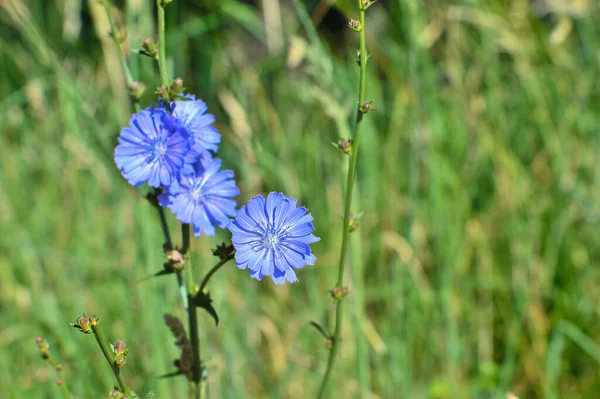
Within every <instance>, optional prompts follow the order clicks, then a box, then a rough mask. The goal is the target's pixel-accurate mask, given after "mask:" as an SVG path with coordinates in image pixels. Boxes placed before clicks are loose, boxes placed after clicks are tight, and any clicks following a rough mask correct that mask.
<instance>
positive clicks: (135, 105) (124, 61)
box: [104, 0, 142, 112]
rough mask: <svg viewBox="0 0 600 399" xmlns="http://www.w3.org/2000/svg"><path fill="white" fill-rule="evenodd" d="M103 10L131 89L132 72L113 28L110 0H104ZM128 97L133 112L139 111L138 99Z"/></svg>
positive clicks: (128, 86)
mask: <svg viewBox="0 0 600 399" xmlns="http://www.w3.org/2000/svg"><path fill="white" fill-rule="evenodd" d="M104 10H105V11H106V17H107V18H108V23H109V25H110V36H111V37H112V38H113V40H114V42H115V45H116V46H117V55H118V57H119V62H120V63H121V68H123V72H124V73H125V78H126V80H127V89H128V90H131V88H132V87H133V83H134V80H133V74H132V73H131V69H129V63H128V62H127V58H125V54H124V53H123V49H122V48H121V43H120V41H119V38H118V36H117V30H116V28H115V22H114V20H113V17H112V13H111V12H110V0H105V1H104ZM130 98H131V101H132V103H133V108H134V109H135V112H139V111H140V110H141V109H142V108H141V106H140V101H139V99H138V98H135V97H134V96H132V95H131V92H130Z"/></svg>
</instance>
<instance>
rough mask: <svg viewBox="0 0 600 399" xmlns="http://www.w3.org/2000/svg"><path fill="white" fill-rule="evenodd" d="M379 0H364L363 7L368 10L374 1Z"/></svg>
mask: <svg viewBox="0 0 600 399" xmlns="http://www.w3.org/2000/svg"><path fill="white" fill-rule="evenodd" d="M376 1H377V0H362V9H363V11H364V10H366V9H367V8H369V7H371V6H372V5H373V3H375V2H376Z"/></svg>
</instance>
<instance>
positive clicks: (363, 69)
mask: <svg viewBox="0 0 600 399" xmlns="http://www.w3.org/2000/svg"><path fill="white" fill-rule="evenodd" d="M357 1H358V9H359V14H358V21H359V23H360V26H362V29H361V31H360V32H359V43H360V53H359V64H360V82H359V89H358V106H357V113H356V123H355V124H354V133H353V135H352V152H351V154H350V160H349V165H348V176H347V180H346V199H345V201H344V222H343V225H342V229H343V230H342V248H341V250H340V261H339V264H338V276H337V282H336V288H338V289H339V290H342V288H343V283H344V269H345V267H346V256H347V253H348V245H349V242H350V240H349V235H350V230H349V224H350V208H351V206H352V192H353V189H354V181H355V178H356V162H357V159H358V148H359V144H360V141H359V138H360V131H361V126H362V120H363V115H364V112H363V111H362V106H363V105H364V104H365V86H366V74H367V45H366V37H365V28H364V27H365V10H364V9H363V2H362V0H357ZM342 312H343V300H342V299H338V300H337V302H336V306H335V330H334V333H333V336H332V337H331V338H332V345H331V349H330V351H329V358H328V360H327V369H326V370H325V375H324V376H323V380H322V382H321V387H320V388H319V396H318V397H319V398H322V397H323V395H324V394H325V390H326V389H327V383H328V381H329V377H330V375H331V370H332V369H333V365H334V363H335V358H336V355H337V352H338V348H339V345H340V335H341V329H342Z"/></svg>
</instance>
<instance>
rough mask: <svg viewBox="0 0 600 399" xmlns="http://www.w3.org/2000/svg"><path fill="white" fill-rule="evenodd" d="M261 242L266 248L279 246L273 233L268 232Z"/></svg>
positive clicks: (275, 234) (277, 237)
mask: <svg viewBox="0 0 600 399" xmlns="http://www.w3.org/2000/svg"><path fill="white" fill-rule="evenodd" d="M262 242H263V244H264V245H266V246H268V247H274V246H276V245H277V244H279V235H278V234H277V233H275V232H272V231H269V232H267V234H265V235H264V236H263V239H262Z"/></svg>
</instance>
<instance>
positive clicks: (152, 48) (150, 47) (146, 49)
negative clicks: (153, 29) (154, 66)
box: [139, 37, 158, 60]
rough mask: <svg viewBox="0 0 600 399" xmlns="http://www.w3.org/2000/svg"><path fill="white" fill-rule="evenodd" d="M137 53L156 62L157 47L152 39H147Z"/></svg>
mask: <svg viewBox="0 0 600 399" xmlns="http://www.w3.org/2000/svg"><path fill="white" fill-rule="evenodd" d="M139 53H140V54H142V55H145V56H146V57H150V58H152V59H154V60H158V45H157V44H156V42H155V41H154V39H152V38H151V37H147V38H145V39H144V41H143V42H142V49H141V50H140V51H139Z"/></svg>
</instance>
